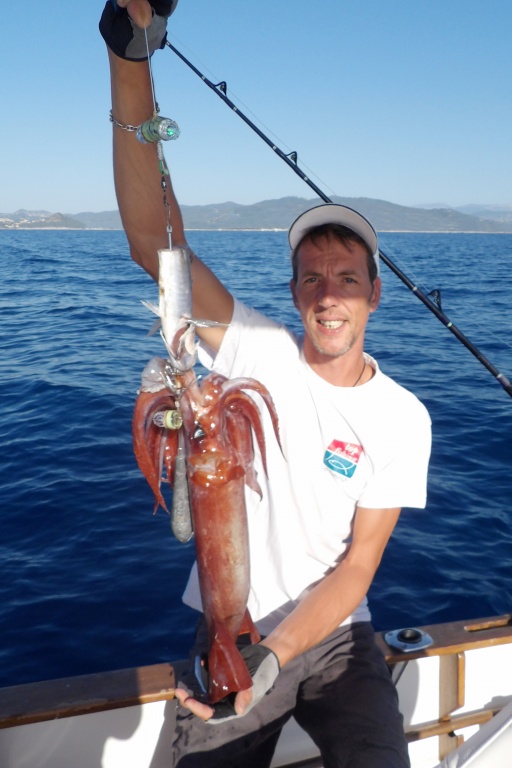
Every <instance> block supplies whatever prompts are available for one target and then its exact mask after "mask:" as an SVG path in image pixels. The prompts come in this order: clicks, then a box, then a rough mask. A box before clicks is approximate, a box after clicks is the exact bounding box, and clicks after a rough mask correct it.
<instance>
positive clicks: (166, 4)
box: [99, 0, 178, 61]
mask: <svg viewBox="0 0 512 768" xmlns="http://www.w3.org/2000/svg"><path fill="white" fill-rule="evenodd" d="M150 5H151V7H152V9H153V20H152V22H151V24H150V25H149V27H148V28H147V36H148V38H147V39H148V45H147V46H146V35H145V33H144V30H143V29H141V28H140V27H138V26H137V25H136V24H134V23H133V21H132V20H131V18H130V16H129V14H128V11H127V10H126V8H120V7H119V6H118V4H117V2H116V0H107V4H106V5H105V8H104V9H103V13H102V14H101V19H100V25H99V26H100V32H101V36H102V37H103V39H104V41H105V42H106V44H107V45H108V47H109V48H110V50H111V51H113V53H115V54H116V56H119V57H120V58H121V59H128V61H145V59H147V57H148V51H147V48H148V47H149V55H150V56H151V55H152V54H153V53H154V52H155V51H156V50H157V48H163V47H164V46H165V43H166V41H167V31H166V30H167V19H168V18H169V16H170V15H171V13H173V12H174V10H175V9H176V6H177V5H178V0H150Z"/></svg>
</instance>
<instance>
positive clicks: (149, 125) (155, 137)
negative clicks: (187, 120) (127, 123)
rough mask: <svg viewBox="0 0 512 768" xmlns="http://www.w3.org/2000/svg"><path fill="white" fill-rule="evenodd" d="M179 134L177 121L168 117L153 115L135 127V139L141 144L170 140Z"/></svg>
mask: <svg viewBox="0 0 512 768" xmlns="http://www.w3.org/2000/svg"><path fill="white" fill-rule="evenodd" d="M179 135H180V129H179V126H178V123H176V122H175V121H174V120H171V118H170V117H160V115H155V116H154V117H152V118H151V119H150V120H146V122H145V123H142V125H139V127H138V128H137V133H136V136H137V139H138V140H139V141H140V142H141V144H154V143H155V142H157V141H172V140H173V139H177V138H178V137H179Z"/></svg>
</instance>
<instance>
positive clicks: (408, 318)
mask: <svg viewBox="0 0 512 768" xmlns="http://www.w3.org/2000/svg"><path fill="white" fill-rule="evenodd" d="M190 240H191V243H192V245H193V246H194V247H195V248H196V249H197V250H198V251H199V253H200V254H201V255H203V256H204V258H205V259H206V260H207V261H208V263H209V264H210V265H211V266H212V267H213V268H214V269H215V270H216V271H217V272H218V274H219V275H220V277H221V278H222V279H224V280H225V282H226V283H227V284H228V286H229V287H230V288H231V289H232V290H233V291H234V292H236V294H237V295H238V296H239V297H240V298H242V299H243V300H245V301H248V302H251V303H253V304H254V305H255V306H257V307H258V308H260V309H262V310H263V311H266V312H268V313H270V314H271V315H273V316H274V317H277V318H284V319H285V320H286V321H287V322H289V323H290V324H292V325H294V326H297V317H296V314H295V310H294V309H293V306H292V303H291V300H290V298H289V295H288V287H287V286H288V280H289V274H288V264H287V248H286V235H285V234H284V233H282V232H237V233H234V232H233V233H230V232H211V233H207V232H194V233H191V234H190ZM381 241H382V247H383V249H384V251H385V252H386V253H387V254H388V255H389V256H390V257H391V258H393V260H395V261H396V262H397V263H399V265H400V266H401V268H402V269H403V270H404V271H405V272H406V273H407V274H408V275H409V277H411V279H413V280H414V281H417V282H418V283H419V284H421V286H422V287H426V290H427V291H428V290H431V289H433V288H441V289H442V298H443V308H444V311H445V312H446V314H448V315H449V316H450V317H451V319H452V320H453V321H454V322H455V323H456V324H457V325H458V326H459V328H460V329H461V330H462V331H463V332H464V333H466V335H467V336H468V337H469V338H470V339H471V341H472V342H473V343H474V344H476V346H478V347H479V348H480V350H481V351H482V353H483V354H484V355H485V356H486V357H488V358H489V359H490V360H491V361H492V362H493V363H494V365H495V366H496V367H497V368H499V369H500V370H503V371H504V372H505V373H508V375H509V376H510V375H511V374H512V349H511V346H510V344H511V341H510V328H511V324H510V318H509V305H510V302H511V301H512V236H510V235H464V234H446V235H444V234H386V235H383V236H382V239H381ZM0 260H1V262H0V263H1V269H2V281H1V285H0V306H1V314H0V329H1V344H2V376H1V378H0V398H1V400H0V401H1V403H2V407H1V412H0V445H1V456H0V487H1V491H0V493H1V495H0V500H1V508H0V509H1V511H0V531H1V533H0V574H1V576H0V606H1V607H0V685H8V684H15V683H21V682H29V681H31V680H40V679H46V678H52V677H60V676H66V675H72V674H83V673H88V672H94V671H100V670H105V669H113V668H121V667H127V666H132V665H139V664H149V663H156V662H159V661H164V660H172V659H175V658H177V657H182V656H184V655H185V654H186V651H187V648H188V645H189V642H190V639H191V635H192V629H193V624H194V615H193V612H192V611H190V610H189V609H186V608H185V607H184V606H183V605H182V604H181V599H180V596H181V592H182V589H183V587H184V583H185V580H186V576H187V573H188V569H189V567H190V564H191V562H192V559H193V553H194V550H193V543H192V544H188V545H180V544H178V543H177V542H176V541H175V540H174V539H173V538H172V536H171V533H170V529H169V523H168V518H167V516H166V514H165V513H163V512H159V513H158V514H157V515H156V516H153V514H152V507H153V501H152V495H151V492H150V491H149V489H148V487H147V486H146V483H145V481H144V479H143V478H142V476H141V475H140V473H139V471H138V469H137V467H136V464H135V460H134V458H133V454H132V448H131V424H130V421H131V413H132V408H133V403H134V399H135V393H136V390H137V387H138V385H139V379H140V372H141V370H142V368H143V366H144V364H145V363H146V362H147V360H148V359H149V358H150V357H152V356H153V355H154V354H162V353H163V348H162V342H161V341H160V339H159V337H158V336H155V337H152V338H149V337H148V336H147V335H146V332H147V330H148V328H149V327H150V325H151V324H152V319H151V316H150V315H149V313H148V311H147V310H146V309H145V308H144V307H143V306H142V305H141V304H140V299H153V300H154V299H155V298H156V287H155V286H154V285H153V283H152V282H151V280H150V279H149V278H148V277H147V276H146V275H145V274H144V273H143V272H142V271H141V270H140V269H139V268H138V267H137V266H136V265H134V264H133V263H132V262H131V261H130V259H129V257H128V249H127V245H126V241H125V238H124V234H123V233H121V232H92V231H90V232H52V231H33V232H30V231H25V232H23V231H20V232H8V231H1V232H0ZM383 281H384V296H383V299H382V304H381V307H380V309H379V311H378V312H377V313H376V314H375V315H373V316H372V319H371V321H370V327H369V331H368V336H367V341H368V343H367V348H368V351H369V352H371V353H372V354H374V355H375V356H376V357H377V358H378V359H379V361H380V364H381V367H382V368H383V370H384V371H385V372H386V373H388V374H390V375H392V376H394V377H395V378H396V379H397V380H398V381H400V382H401V383H403V384H404V385H405V386H407V387H409V388H410V389H412V390H413V391H414V392H415V393H416V394H417V395H418V396H419V397H420V399H422V400H423V401H424V402H425V404H426V405H427V407H428V408H429V410H430V412H431V415H432V419H433V428H434V447H433V456H432V463H431V472H430V481H429V496H428V506H427V509H426V510H423V511H419V510H405V511H404V513H403V515H402V517H401V520H400V522H399V526H398V529H397V530H396V532H395V534H394V536H393V539H392V541H391V543H390V545H389V547H388V549H387V551H386V554H385V557H384V560H383V563H382V566H381V569H380V571H379V573H378V575H377V578H376V581H375V584H374V586H373V587H372V590H371V593H370V599H371V608H372V611H373V615H374V620H375V624H376V625H377V627H379V628H383V629H384V628H390V627H398V626H404V625H411V624H427V623H432V622H435V621H446V620H449V619H462V618H470V617H476V616H486V615H492V614H497V613H503V612H506V611H509V610H510V608H511V604H512V588H511V585H512V578H511V563H512V532H511V530H512V526H511V524H510V515H511V513H510V498H511V494H510V486H511V483H510V479H509V478H510V474H511V466H512V448H511V440H510V433H511V425H512V399H511V398H510V397H509V396H508V395H507V394H506V393H505V392H504V391H503V390H502V388H501V387H500V385H499V384H498V383H497V382H496V381H495V380H494V379H493V377H492V376H491V375H490V374H489V373H488V372H487V371H486V370H485V369H484V368H483V367H482V365H481V364H480V363H479V362H478V361H477V360H476V359H475V358H474V357H473V356H472V355H470V353H469V352H468V351H467V350H466V349H465V348H464V347H463V346H462V345H461V344H460V343H459V342H458V341H457V340H456V339H455V338H454V337H453V336H452V334H450V333H449V332H448V331H447V330H446V329H445V328H444V327H443V326H442V325H441V323H440V322H439V321H438V320H436V318H435V317H434V316H433V315H432V314H431V313H430V312H428V310H427V309H426V308H424V307H423V305H422V304H421V303H420V302H419V301H418V300H417V299H416V298H415V297H414V296H413V295H412V294H411V293H410V292H409V291H408V290H407V289H406V288H405V286H403V285H402V283H401V282H400V281H399V280H398V279H397V278H396V277H395V276H394V275H393V274H391V273H390V272H389V270H388V269H387V268H385V267H384V268H383ZM290 386H293V381H290Z"/></svg>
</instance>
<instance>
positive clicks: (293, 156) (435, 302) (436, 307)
mask: <svg viewBox="0 0 512 768" xmlns="http://www.w3.org/2000/svg"><path fill="white" fill-rule="evenodd" d="M166 46H167V47H168V48H170V49H171V51H173V53H175V54H176V56H178V58H180V59H181V60H182V61H183V62H184V63H185V64H186V65H187V67H189V68H190V69H191V70H192V72H194V73H195V74H196V75H197V76H198V77H199V78H201V80H202V81H203V83H204V84H205V85H207V86H208V88H210V89H211V90H212V91H213V92H214V93H216V94H217V96H218V97H219V98H220V99H222V101H223V102H224V103H225V104H227V106H228V107H229V108H230V109H231V110H232V111H233V112H235V113H236V114H237V115H238V117H239V118H240V119H241V120H243V121H244V123H246V124H247V125H248V126H249V128H251V129H252V130H253V131H254V133H256V134H257V135H258V136H259V137H260V139H262V140H263V141H264V142H265V144H267V145H268V146H269V147H270V148H271V149H272V150H273V151H274V152H275V153H276V155H278V157H280V158H281V160H283V161H284V162H285V163H286V165H287V166H288V167H289V168H291V169H292V171H293V172H294V173H296V174H297V176H299V177H300V178H301V179H302V181H304V182H306V184H307V185H308V186H309V187H310V188H311V189H312V190H313V191H314V192H315V193H316V194H317V195H318V197H319V198H320V199H321V200H323V201H324V203H332V202H333V201H332V199H331V198H330V197H329V196H328V195H326V194H325V192H323V191H322V190H321V189H320V188H319V187H317V185H316V184H315V183H314V182H313V181H311V179H310V178H309V177H308V176H307V174H305V173H304V171H302V170H301V168H300V167H299V165H298V162H297V152H290V153H289V154H286V153H285V152H283V150H282V149H280V148H279V147H278V146H277V145H276V144H275V142H273V141H271V139H269V137H268V136H266V135H265V134H264V133H263V131H261V130H260V129H259V128H258V126H257V125H255V124H254V123H253V122H252V120H250V119H249V118H248V117H247V115H244V113H243V112H242V111H241V110H240V109H239V108H238V107H237V106H236V104H235V103H234V102H233V101H231V99H230V98H229V97H228V95H227V84H226V81H225V80H223V81H222V82H220V83H216V84H214V83H212V82H211V80H208V78H207V77H206V75H204V74H203V73H202V72H201V71H200V70H199V69H197V67H195V66H194V64H192V62H191V61H189V60H188V59H187V58H186V56H184V55H183V54H182V53H181V52H180V51H179V50H178V49H177V48H176V47H175V46H174V45H172V43H170V42H169V41H168V40H167V41H166ZM379 257H380V259H381V261H382V262H383V263H384V264H385V265H386V266H387V267H388V268H389V269H390V270H391V271H392V272H393V273H394V274H395V275H396V276H397V277H398V278H399V279H400V280H401V281H402V282H403V283H404V285H406V286H407V288H409V290H410V291H411V292H412V293H413V294H414V295H415V296H417V297H418V299H419V300H420V301H421V302H423V304H424V305H425V306H426V307H427V309H429V310H430V311H431V312H432V314H433V315H435V316H436V317H437V319H438V320H440V322H441V323H442V324H443V325H444V326H445V328H447V329H448V330H449V331H450V332H451V333H453V335H454V336H455V337H456V338H457V339H458V340H459V341H460V342H461V343H462V344H463V345H464V346H465V347H466V349H468V350H469V351H470V352H471V354H472V355H474V356H475V357H476V359H477V360H479V361H480V363H481V364H482V365H483V366H484V367H485V368H487V370H488V371H489V372H490V373H492V375H493V376H494V378H495V379H497V380H498V381H499V383H500V384H501V386H502V387H503V389H504V390H505V392H507V393H508V394H509V395H510V396H511V397H512V383H511V382H510V381H509V379H508V378H507V377H506V376H505V374H504V373H501V372H500V371H499V370H498V369H497V368H496V367H495V366H494V365H493V364H492V363H491V362H490V361H489V360H488V359H487V358H486V357H485V355H483V354H482V352H480V350H479V349H478V348H477V347H475V345H474V344H472V342H471V341H470V340H469V339H468V338H467V337H466V336H465V335H464V334H463V333H462V331H460V330H459V329H458V328H457V326H456V325H455V324H454V323H452V321H451V320H450V318H449V317H447V316H446V315H445V313H444V312H443V310H442V309H441V299H440V292H439V291H438V290H434V291H432V292H431V294H429V295H427V294H425V293H423V291H422V290H421V289H420V288H419V287H418V286H417V285H415V284H414V283H413V282H412V281H411V280H410V279H409V278H408V277H407V275H406V274H405V273H404V272H402V270H401V269H400V268H399V267H398V266H397V265H396V264H395V263H394V262H393V261H392V260H391V259H390V258H389V256H386V254H385V253H384V252H383V251H382V249H381V248H379ZM430 295H432V296H433V298H432V299H431V298H430Z"/></svg>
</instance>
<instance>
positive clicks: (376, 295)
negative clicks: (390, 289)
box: [370, 277, 382, 312]
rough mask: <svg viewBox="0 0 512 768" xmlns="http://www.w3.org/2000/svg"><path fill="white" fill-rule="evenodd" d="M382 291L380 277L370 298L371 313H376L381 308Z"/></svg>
mask: <svg viewBox="0 0 512 768" xmlns="http://www.w3.org/2000/svg"><path fill="white" fill-rule="evenodd" d="M381 290H382V280H381V279H380V277H376V278H375V280H374V283H373V287H372V295H371V297H370V312H375V310H376V309H377V307H378V306H379V301H380V294H381Z"/></svg>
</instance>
